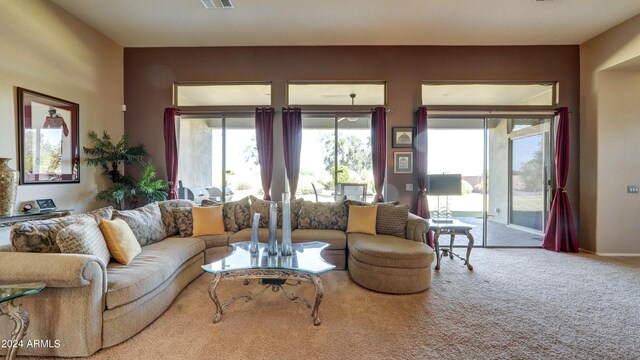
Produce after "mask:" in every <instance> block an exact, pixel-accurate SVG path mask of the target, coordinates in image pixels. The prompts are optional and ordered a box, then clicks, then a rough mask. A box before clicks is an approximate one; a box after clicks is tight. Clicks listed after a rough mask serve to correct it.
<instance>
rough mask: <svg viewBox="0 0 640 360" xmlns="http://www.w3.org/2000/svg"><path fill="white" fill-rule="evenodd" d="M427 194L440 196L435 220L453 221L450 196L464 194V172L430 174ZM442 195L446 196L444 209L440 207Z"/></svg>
mask: <svg viewBox="0 0 640 360" xmlns="http://www.w3.org/2000/svg"><path fill="white" fill-rule="evenodd" d="M427 194H428V195H432V196H437V197H438V208H437V210H436V211H435V213H436V216H435V218H434V219H432V221H433V222H441V223H447V222H453V218H452V217H451V212H450V211H449V196H451V195H462V174H428V175H427ZM440 196H445V204H444V210H441V208H440Z"/></svg>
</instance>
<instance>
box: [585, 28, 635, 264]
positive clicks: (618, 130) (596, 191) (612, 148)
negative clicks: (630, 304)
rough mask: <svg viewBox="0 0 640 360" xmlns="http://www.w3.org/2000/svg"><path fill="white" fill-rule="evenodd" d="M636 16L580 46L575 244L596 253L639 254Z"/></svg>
mask: <svg viewBox="0 0 640 360" xmlns="http://www.w3.org/2000/svg"><path fill="white" fill-rule="evenodd" d="M639 61H640V16H636V17H634V18H632V19H630V20H628V21H626V22H624V23H622V24H620V25H618V26H616V27H615V28H613V29H611V30H609V31H607V32H605V33H603V34H601V35H599V36H597V37H595V38H593V39H591V40H589V41H588V42H586V43H584V44H582V45H581V46H580V63H581V74H580V94H581V114H582V124H581V125H582V126H581V128H580V139H581V148H580V161H581V163H582V164H583V166H582V167H581V169H580V178H581V191H580V203H581V204H582V207H581V212H580V217H581V223H580V234H581V238H582V239H581V247H583V248H586V249H589V250H592V251H596V252H597V253H599V254H639V255H640V242H638V241H637V239H636V238H635V237H633V236H632V235H633V234H634V233H635V230H636V229H635V223H636V222H637V215H638V214H640V196H638V195H634V194H627V193H626V186H627V185H629V184H638V183H640V163H639V162H638V159H637V157H636V154H635V153H636V152H637V151H636V149H637V148H638V144H640V143H639V140H638V139H640V132H639V131H640V130H639V129H640V120H639V119H640V107H639V105H638V98H640V96H639V95H640V85H639V84H640V82H639V81H638V78H639V76H638V74H639V73H640V66H638V64H639Z"/></svg>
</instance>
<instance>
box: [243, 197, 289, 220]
mask: <svg viewBox="0 0 640 360" xmlns="http://www.w3.org/2000/svg"><path fill="white" fill-rule="evenodd" d="M249 198H250V199H251V207H250V221H249V225H251V226H253V215H254V214H255V213H257V212H258V213H260V224H259V227H261V228H268V227H269V219H270V214H271V212H270V211H269V209H270V206H271V203H272V202H273V201H266V200H261V199H258V198H257V197H255V196H253V195H251V196H249ZM278 209H279V207H278ZM280 222H281V223H282V220H280Z"/></svg>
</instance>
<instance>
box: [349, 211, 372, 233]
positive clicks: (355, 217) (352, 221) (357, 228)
mask: <svg viewBox="0 0 640 360" xmlns="http://www.w3.org/2000/svg"><path fill="white" fill-rule="evenodd" d="M377 211H378V206H377V205H373V206H354V205H349V221H348V222H347V232H348V233H362V234H371V235H375V234H376V213H377Z"/></svg>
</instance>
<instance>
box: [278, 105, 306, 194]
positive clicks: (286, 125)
mask: <svg viewBox="0 0 640 360" xmlns="http://www.w3.org/2000/svg"><path fill="white" fill-rule="evenodd" d="M282 133H283V146H284V166H285V171H286V173H287V179H288V180H289V192H290V193H291V200H293V199H295V198H296V190H297V189H298V176H299V175H300V150H301V149H302V112H301V111H300V108H282Z"/></svg>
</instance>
